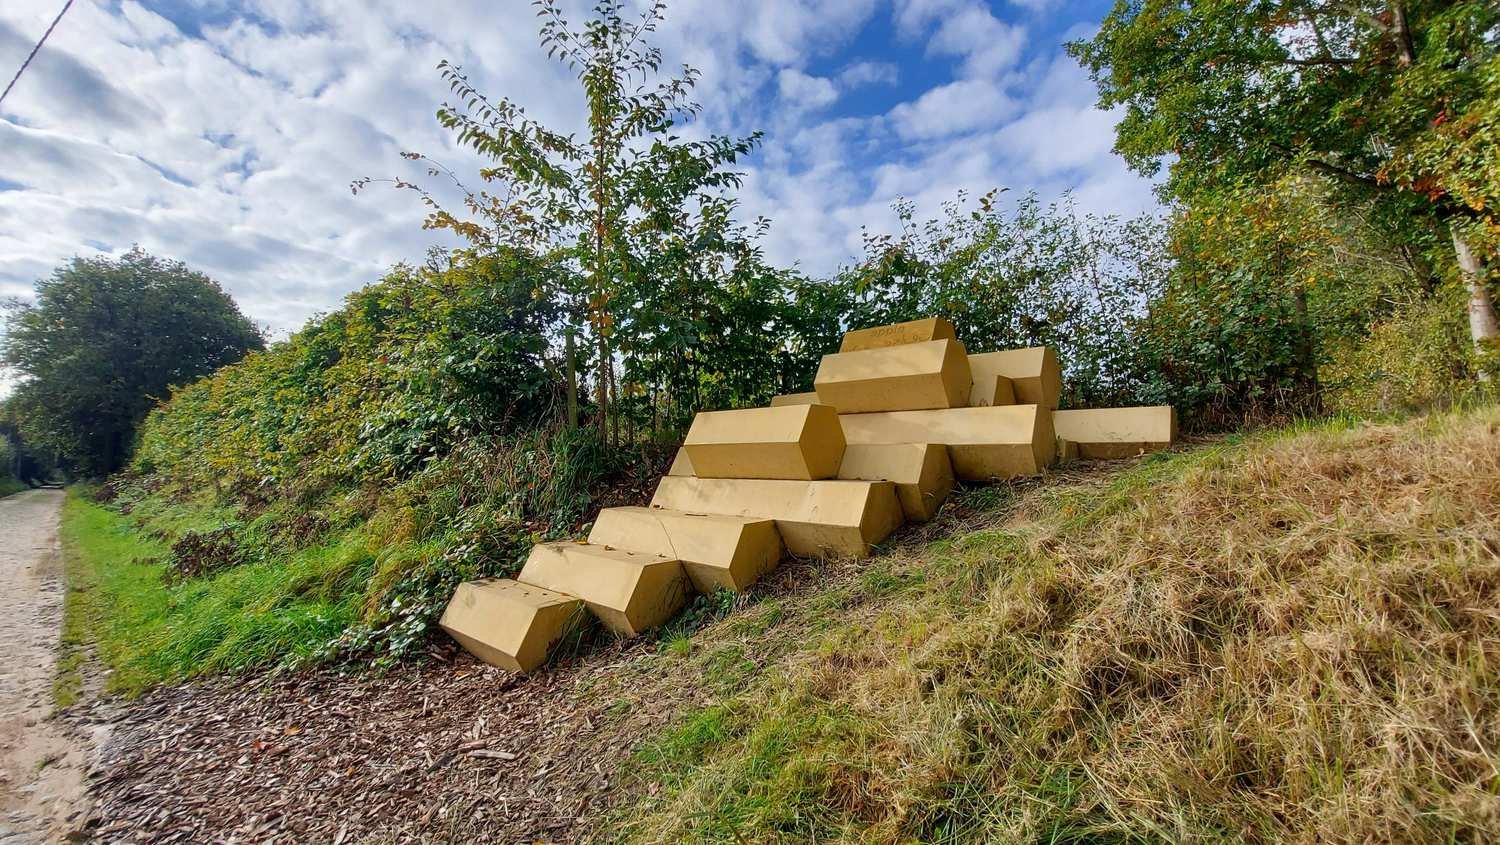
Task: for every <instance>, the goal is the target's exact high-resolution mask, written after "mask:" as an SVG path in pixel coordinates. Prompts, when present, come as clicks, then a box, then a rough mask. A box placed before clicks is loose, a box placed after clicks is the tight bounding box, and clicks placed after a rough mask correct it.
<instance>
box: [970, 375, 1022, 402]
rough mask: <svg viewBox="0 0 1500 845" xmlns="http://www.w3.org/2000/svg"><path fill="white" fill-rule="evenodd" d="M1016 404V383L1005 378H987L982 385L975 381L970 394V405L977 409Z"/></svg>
mask: <svg viewBox="0 0 1500 845" xmlns="http://www.w3.org/2000/svg"><path fill="white" fill-rule="evenodd" d="M1014 404H1016V386H1015V382H1013V381H1011V380H1010V379H1009V378H1007V377H1005V376H985V377H984V382H983V383H982V384H981V383H980V381H978V380H975V382H974V384H973V387H972V389H971V390H970V392H969V405H970V406H972V407H975V408H988V407H993V406H995V405H1014Z"/></svg>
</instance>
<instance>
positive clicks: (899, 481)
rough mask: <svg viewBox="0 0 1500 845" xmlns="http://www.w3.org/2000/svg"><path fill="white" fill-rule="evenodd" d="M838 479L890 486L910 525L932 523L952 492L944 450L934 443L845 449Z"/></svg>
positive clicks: (886, 444) (890, 444) (946, 452)
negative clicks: (930, 520) (894, 486)
mask: <svg viewBox="0 0 1500 845" xmlns="http://www.w3.org/2000/svg"><path fill="white" fill-rule="evenodd" d="M839 478H845V479H851V480H860V481H889V482H892V483H894V484H895V485H896V498H898V499H900V500H901V511H902V512H903V513H904V514H905V515H906V518H907V519H908V520H910V521H911V522H926V521H927V520H929V519H932V516H933V514H935V513H937V510H938V508H940V507H942V505H943V501H944V500H945V499H947V498H948V494H949V493H951V492H952V491H953V466H952V465H951V464H950V463H949V462H948V449H947V447H945V446H942V445H939V444H936V443H883V444H879V445H866V446H848V447H846V448H845V449H844V463H843V464H842V465H841V466H840V467H839Z"/></svg>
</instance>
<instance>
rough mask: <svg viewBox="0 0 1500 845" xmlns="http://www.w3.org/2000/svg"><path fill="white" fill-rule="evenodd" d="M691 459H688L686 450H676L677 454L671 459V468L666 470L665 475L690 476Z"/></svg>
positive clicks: (679, 448) (691, 470)
mask: <svg viewBox="0 0 1500 845" xmlns="http://www.w3.org/2000/svg"><path fill="white" fill-rule="evenodd" d="M692 474H693V459H692V458H689V457H688V453H687V449H686V448H683V447H680V446H679V447H678V448H677V454H676V455H675V456H673V458H672V466H671V467H669V468H668V469H667V475H692Z"/></svg>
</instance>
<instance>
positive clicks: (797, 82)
mask: <svg viewBox="0 0 1500 845" xmlns="http://www.w3.org/2000/svg"><path fill="white" fill-rule="evenodd" d="M776 84H777V86H778V87H779V88H780V89H781V98H782V99H783V100H785V101H786V102H787V104H788V105H790V106H791V107H792V108H794V109H797V110H798V111H806V110H811V109H821V108H823V107H825V106H829V105H832V104H833V102H834V101H835V100H837V99H838V98H839V92H838V89H837V88H835V87H834V85H833V82H832V81H831V80H829V79H827V78H825V77H821V76H809V75H807V74H805V73H803V72H802V71H800V70H797V69H796V68H789V67H788V68H782V69H781V72H780V73H779V74H777V75H776Z"/></svg>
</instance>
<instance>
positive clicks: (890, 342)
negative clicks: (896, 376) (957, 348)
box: [839, 317, 958, 352]
mask: <svg viewBox="0 0 1500 845" xmlns="http://www.w3.org/2000/svg"><path fill="white" fill-rule="evenodd" d="M957 339H958V335H957V334H956V333H955V332H954V331H953V324H952V323H950V322H948V321H947V320H944V319H943V318H942V317H928V318H926V319H925V320H912V321H910V322H906V323H896V324H894V325H890V326H875V327H873V328H868V329H858V330H856V331H852V332H848V333H846V334H845V335H844V340H843V342H842V343H841V344H839V351H840V352H858V351H860V350H862V349H881V348H884V347H887V346H902V345H905V344H908V343H926V342H927V341H930V340H957Z"/></svg>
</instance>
